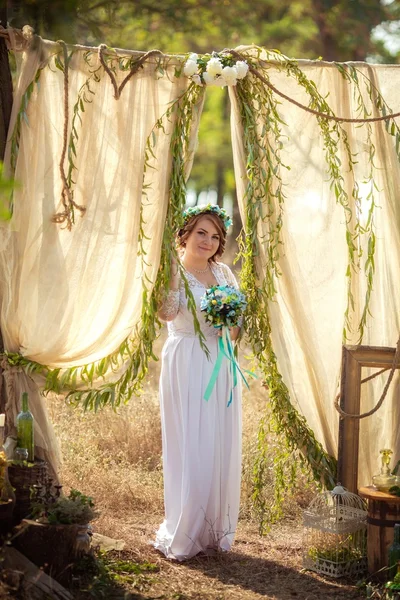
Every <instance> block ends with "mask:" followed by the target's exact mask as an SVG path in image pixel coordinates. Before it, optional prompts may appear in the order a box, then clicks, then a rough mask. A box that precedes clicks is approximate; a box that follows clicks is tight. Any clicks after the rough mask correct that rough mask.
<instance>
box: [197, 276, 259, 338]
mask: <svg viewBox="0 0 400 600" xmlns="http://www.w3.org/2000/svg"><path fill="white" fill-rule="evenodd" d="M246 305H247V302H246V298H245V297H244V294H242V292H240V291H239V290H237V289H236V288H234V287H231V286H229V285H213V286H212V287H210V288H209V289H208V290H206V293H205V294H204V296H203V297H202V298H201V300H200V310H201V311H203V312H204V313H205V318H206V320H207V322H208V323H209V324H210V325H213V326H214V327H217V328H221V327H235V326H236V325H238V324H239V322H240V318H241V317H242V315H243V312H244V310H245V308H246Z"/></svg>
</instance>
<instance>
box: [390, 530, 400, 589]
mask: <svg viewBox="0 0 400 600" xmlns="http://www.w3.org/2000/svg"><path fill="white" fill-rule="evenodd" d="M399 560H400V524H399V523H396V525H395V526H394V539H393V544H392V545H391V546H390V548H389V579H393V578H394V576H395V575H396V573H397V563H398V561H399Z"/></svg>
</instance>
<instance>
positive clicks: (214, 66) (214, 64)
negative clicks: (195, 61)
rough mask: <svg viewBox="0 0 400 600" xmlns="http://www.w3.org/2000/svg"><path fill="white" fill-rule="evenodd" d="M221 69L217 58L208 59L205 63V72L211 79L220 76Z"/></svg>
mask: <svg viewBox="0 0 400 600" xmlns="http://www.w3.org/2000/svg"><path fill="white" fill-rule="evenodd" d="M222 69H223V66H222V63H221V61H220V59H219V58H210V60H209V61H208V63H207V72H208V73H210V75H211V76H212V77H215V75H221V73H222Z"/></svg>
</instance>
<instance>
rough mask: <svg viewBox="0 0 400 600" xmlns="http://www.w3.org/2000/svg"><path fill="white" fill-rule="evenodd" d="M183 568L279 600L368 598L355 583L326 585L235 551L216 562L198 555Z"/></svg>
mask: <svg viewBox="0 0 400 600" xmlns="http://www.w3.org/2000/svg"><path fill="white" fill-rule="evenodd" d="M182 564H183V565H184V566H185V567H186V568H187V569H188V570H193V571H197V572H200V573H202V574H203V575H205V576H207V577H209V578H214V579H217V580H219V581H220V582H221V583H223V584H224V585H227V586H229V587H236V588H237V587H239V588H242V589H243V590H249V591H250V590H251V591H252V592H255V593H257V594H260V595H262V596H270V597H273V598H276V600H288V599H290V598H298V599H299V600H300V599H301V600H355V599H361V598H364V599H365V595H363V594H362V593H361V591H360V590H358V589H357V588H356V587H355V582H352V583H350V582H349V581H348V580H343V579H338V580H332V581H327V580H325V579H321V578H320V577H319V576H317V575H314V574H311V573H310V572H307V571H302V570H298V569H296V568H292V567H289V566H284V565H282V564H280V563H278V562H274V561H273V560H270V559H264V558H258V557H252V556H249V555H247V554H242V553H239V552H234V551H233V552H232V551H231V552H229V553H227V554H222V553H221V554H218V555H217V556H216V557H213V558H212V557H207V556H200V555H199V556H198V557H195V558H193V559H191V560H190V561H188V562H186V563H182ZM236 591H238V590H236ZM227 597H228V596H227Z"/></svg>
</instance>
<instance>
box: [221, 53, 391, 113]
mask: <svg viewBox="0 0 400 600" xmlns="http://www.w3.org/2000/svg"><path fill="white" fill-rule="evenodd" d="M223 52H229V53H230V54H232V56H233V57H234V58H238V59H239V60H244V61H245V60H246V58H247V57H246V56H245V55H243V54H240V52H236V50H223ZM249 71H250V73H253V75H255V77H258V79H260V81H262V82H263V83H265V85H266V86H267V87H269V88H270V89H271V90H272V91H273V92H275V94H278V96H280V97H281V98H284V99H285V100H287V101H288V102H291V104H294V105H295V106H298V107H299V108H301V109H302V110H305V111H306V112H309V113H311V114H312V115H316V116H317V117H321V118H322V119H327V120H328V121H336V122H337V123H376V122H377V121H387V120H389V119H395V118H396V117H400V112H397V113H391V114H390V115H385V116H383V117H371V118H368V119H350V118H346V117H337V116H336V115H332V114H326V113H323V112H320V111H318V110H314V109H313V108H310V107H309V106H305V105H304V104H301V103H300V102H297V100H294V99H293V98H290V97H289V96H287V95H286V94H284V93H283V92H280V91H279V90H278V89H277V88H276V87H275V86H274V85H272V83H271V82H270V81H268V79H266V78H265V77H264V76H263V75H261V73H260V72H259V71H257V69H255V68H254V67H252V66H251V65H250V66H249Z"/></svg>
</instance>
